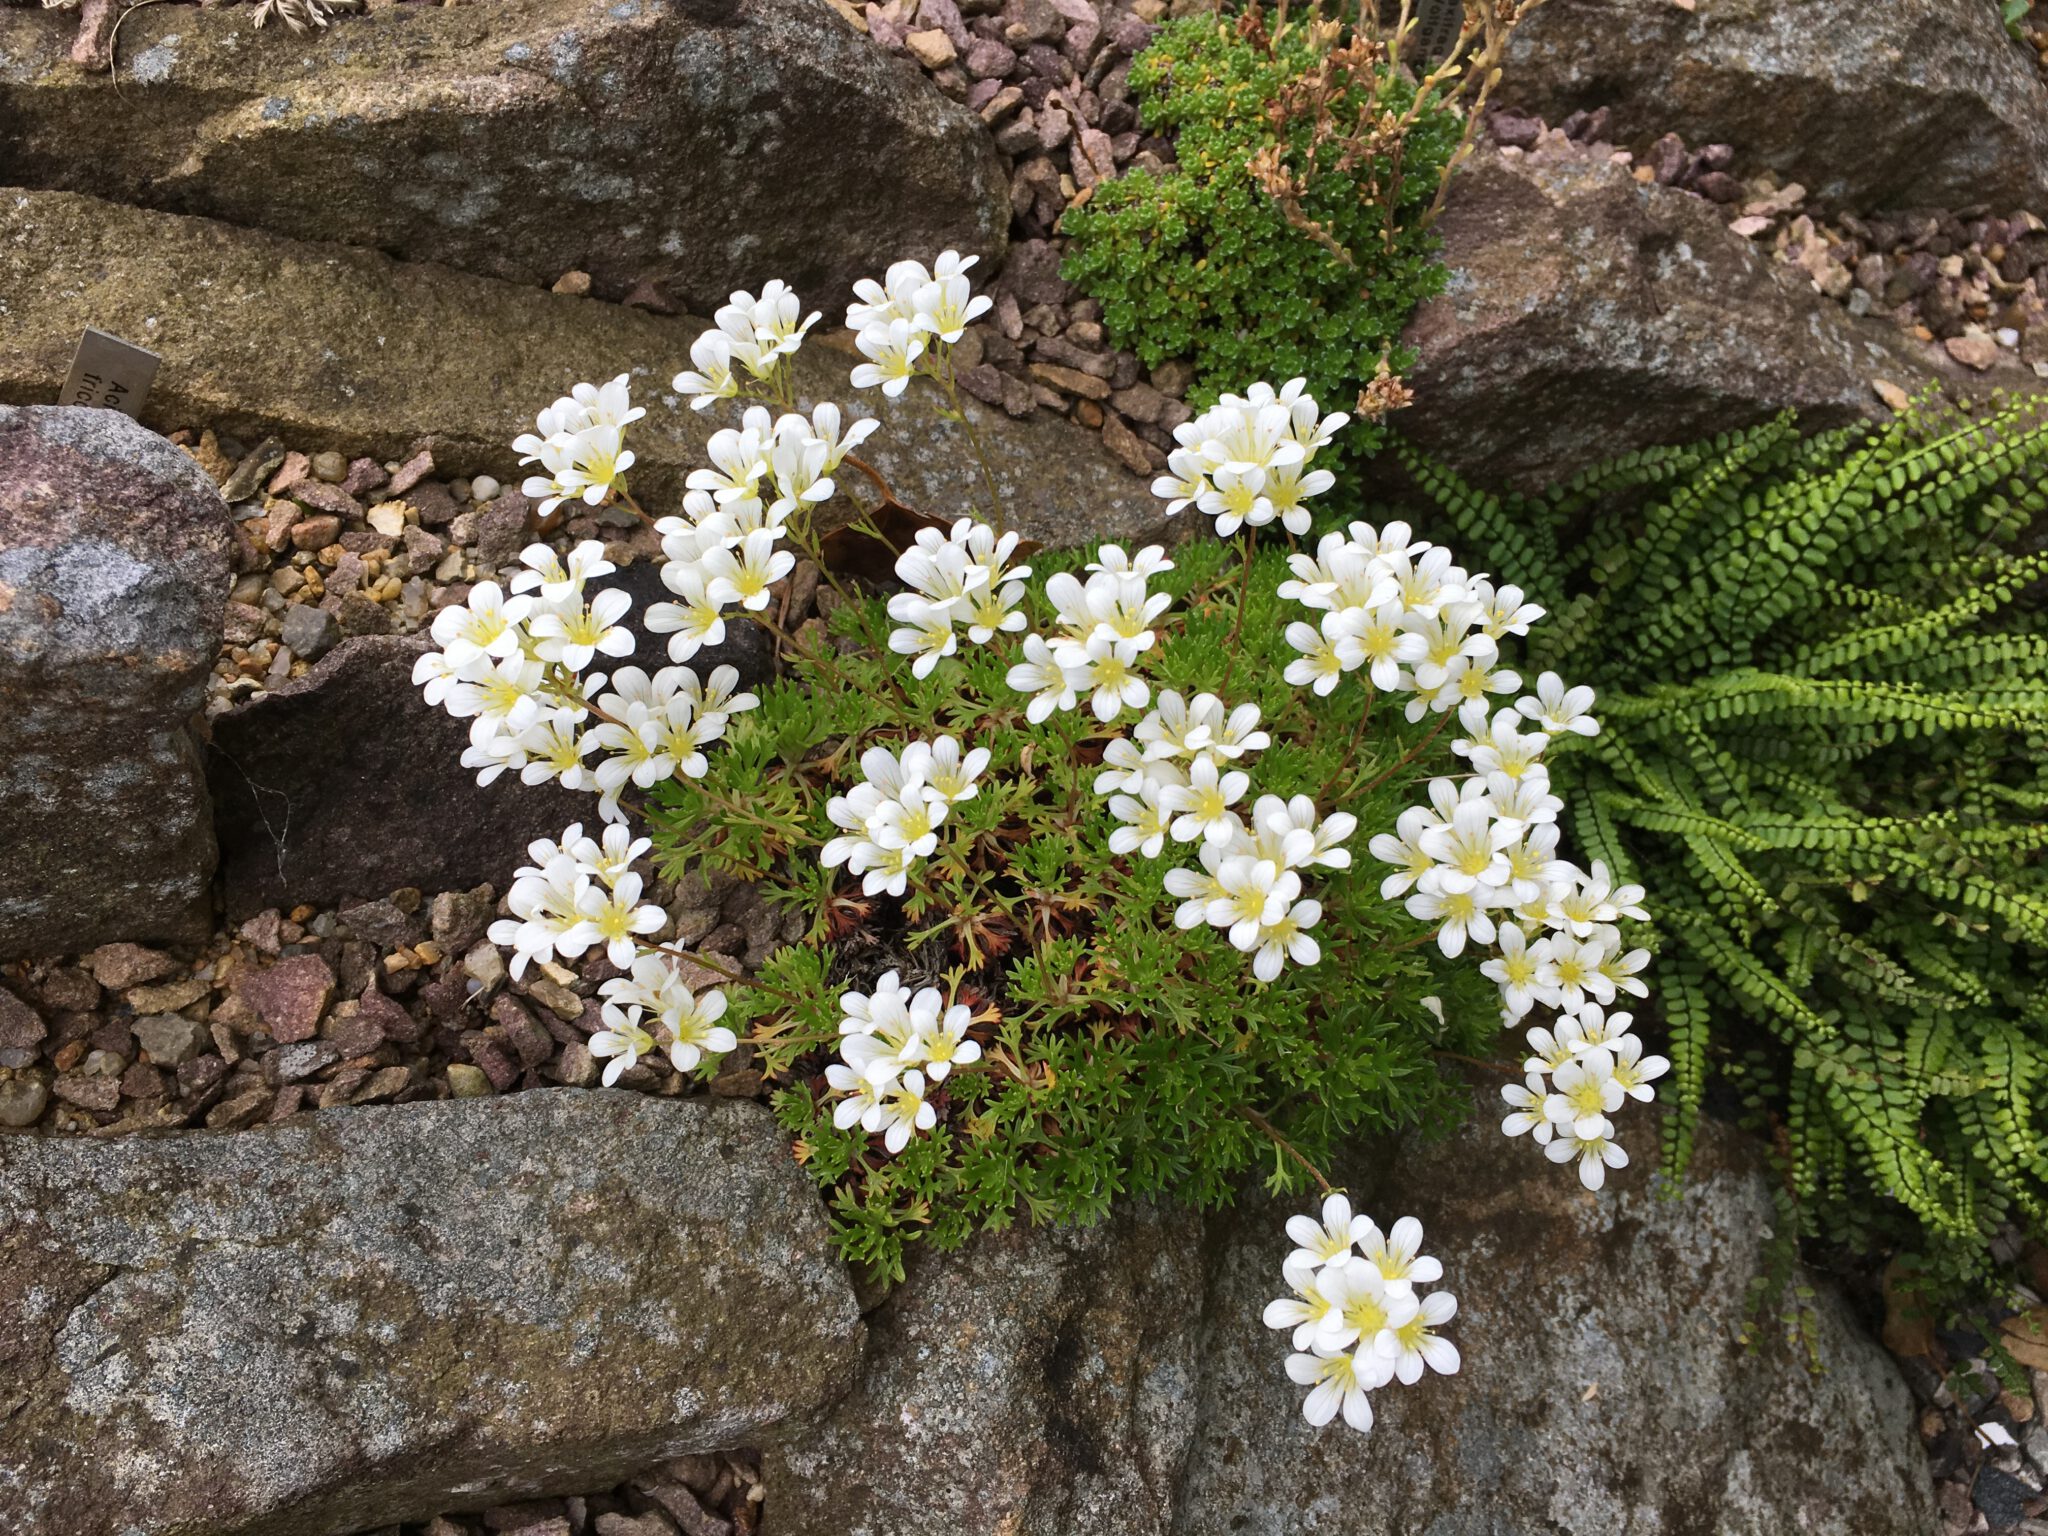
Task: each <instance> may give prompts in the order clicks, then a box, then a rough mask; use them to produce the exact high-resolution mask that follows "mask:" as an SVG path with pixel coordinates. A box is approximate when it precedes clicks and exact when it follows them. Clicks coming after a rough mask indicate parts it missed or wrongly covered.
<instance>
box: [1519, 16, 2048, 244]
mask: <svg viewBox="0 0 2048 1536" xmlns="http://www.w3.org/2000/svg"><path fill="white" fill-rule="evenodd" d="M1499 99H1501V100H1503V101H1505V102H1509V103H1512V104H1513V105H1514V106H1516V107H1519V108H1521V109H1522V110H1524V111H1533V112H1538V113H1541V114H1542V115H1543V116H1544V117H1547V118H1548V119H1549V120H1550V121H1551V122H1553V123H1555V122H1559V121H1561V120H1562V119H1564V118H1565V117H1566V116H1567V115H1568V114H1569V113H1571V112H1572V111H1573V110H1574V109H1585V108H1599V107H1602V106H1606V107H1609V108H1611V109H1612V113H1613V116H1612V121H1611V126H1610V128H1609V129H1608V132H1609V133H1610V134H1612V135H1615V136H1617V137H1619V138H1621V139H1624V140H1626V141H1628V142H1630V143H1634V144H1636V145H1637V147H1639V148H1640V147H1642V146H1643V145H1646V144H1647V143H1648V142H1649V141H1650V140H1651V139H1653V138H1655V137H1656V136H1657V135H1659V134H1662V133H1667V132H1675V133H1677V134H1678V135H1679V136H1680V137H1682V138H1683V139H1684V140H1685V141H1686V142H1687V143H1689V144H1705V143H1708V142H1710V141H1713V140H1725V141H1727V142H1729V143H1732V144H1736V145H1739V146H1741V150H1742V157H1743V163H1744V164H1745V165H1746V166H1752V167H1769V168H1770V169H1772V170H1775V171H1778V172H1780V173H1781V174H1783V175H1786V176H1788V177H1792V178H1794V179H1796V180H1798V181H1799V182H1801V183H1802V184H1803V185H1805V186H1806V187H1807V189H1808V190H1809V191H1811V192H1813V193H1814V194H1815V195H1816V196H1818V197H1820V198H1823V199H1825V200H1827V201H1830V202H1833V203H1837V204H1840V205H1842V206H1845V207H1848V208H1850V209H1852V210H1854V211H1858V212H1865V211H1871V210H1875V209H1880V208H1900V207H1957V206H1960V205H1962V204H1966V203H1975V202H1986V201H1988V202H1992V203H1995V204H1997V205H1998V206H1999V208H2000V209H2001V210H2004V209H2011V208H2034V209H2037V210H2038V209H2041V208H2044V207H2048V84H2044V83H2043V81H2042V79H2041V77H2040V76H2039V74H2038V73H2037V72H2036V70H2035V68H2034V63H2033V61H2032V60H2031V59H2030V58H2029V57H2028V56H2027V53H2026V51H2025V50H2024V49H2021V48H2016V47H2014V46H2013V45H2012V43H2011V41H2010V40H2009V39H2008V38H2007V37H2006V35H2005V32H2004V29H2003V28H2002V27H2001V26H2000V25H1999V20H1998V8H1997V7H1996V6H1991V5H1985V4H1983V3H1981V0H1885V3H1884V4H1883V5H1868V4H1865V3H1864V0H1802V3H1800V4H1796V5H1788V4H1786V3H1784V0H1712V3H1711V4H1706V5H1700V6H1697V7H1681V6H1677V5H1674V4H1672V3H1671V0H1550V3H1549V4H1547V5H1544V6H1542V7H1541V8H1540V9H1538V10H1537V11H1535V12H1533V13H1531V15H1530V16H1529V19H1528V20H1527V21H1526V22H1525V23H1524V24H1523V25H1522V26H1521V28H1520V29H1519V30H1518V32H1517V33H1516V36H1515V40H1514V43H1513V46H1512V47H1511V48H1510V49H1509V52H1508V57H1507V61H1506V66H1505V70H1504V78H1503V80H1502V83H1501V87H1500V91H1499Z"/></svg>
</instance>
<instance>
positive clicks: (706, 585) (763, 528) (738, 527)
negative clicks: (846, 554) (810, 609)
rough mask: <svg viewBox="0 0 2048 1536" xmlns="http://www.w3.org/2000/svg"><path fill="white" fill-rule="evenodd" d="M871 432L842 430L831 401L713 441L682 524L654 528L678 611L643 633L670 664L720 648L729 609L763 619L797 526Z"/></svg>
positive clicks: (653, 610) (692, 484) (695, 473)
mask: <svg viewBox="0 0 2048 1536" xmlns="http://www.w3.org/2000/svg"><path fill="white" fill-rule="evenodd" d="M707 334H709V333H707ZM875 426H876V423H875V422H873V421H871V420H869V419H868V418H866V417H861V418H859V419H858V420H856V421H854V422H852V423H850V424H846V425H844V427H843V430H842V422H841V418H840V414H839V407H838V406H836V405H834V404H832V402H830V401H829V400H828V401H825V402H824V403H822V404H820V405H818V406H817V407H816V408H814V409H813V410H812V412H811V414H810V415H809V416H803V415H800V414H799V413H797V412H795V411H785V412H783V413H782V414H781V415H779V416H772V417H771V415H770V414H769V412H768V410H767V408H766V407H765V406H759V405H754V406H749V407H748V408H747V410H746V413H745V415H744V416H743V417H742V418H741V422H740V425H739V426H738V427H726V428H724V429H722V430H720V431H718V432H714V433H713V434H712V435H711V439H710V441H709V442H708V443H706V444H705V453H706V456H707V457H708V458H709V459H710V460H711V464H710V466H709V467H708V468H704V469H693V470H691V471H690V475H689V478H688V480H687V481H686V482H685V483H686V487H687V488H686V489H685V491H684V493H683V515H682V516H680V517H664V518H662V519H661V520H660V521H659V522H657V523H656V524H655V525H654V529H655V532H656V533H658V534H660V535H661V553H662V559H663V564H662V567H661V584H662V585H663V586H664V587H666V588H667V589H668V590H669V591H670V592H671V593H673V594H674V596H675V601H674V602H664V603H656V604H654V605H653V606H652V607H650V608H649V609H648V610H647V627H648V629H650V630H651V631H653V632H654V633H655V634H657V635H667V636H669V642H668V654H669V659H670V660H671V661H688V660H689V659H690V658H691V657H692V656H694V655H696V654H697V651H698V650H699V649H700V648H701V647H703V646H707V645H717V644H719V643H720V642H722V641H723V640H724V639H725V615H726V611H727V610H728V609H733V608H737V609H740V610H742V611H743V612H745V613H748V614H753V615H757V616H765V614H766V612H767V608H768V599H769V589H770V588H771V587H772V586H774V584H775V583H776V582H778V581H780V580H782V578H783V577H785V576H787V575H788V574H789V573H790V572H791V571H792V570H794V569H795V568H796V559H797V557H796V553H795V551H794V550H791V549H786V548H782V547H780V546H781V543H782V541H783V540H785V539H787V538H788V537H789V534H790V528H789V520H790V518H791V516H792V515H793V514H794V513H796V512H797V511H799V510H800V509H802V508H805V507H810V506H815V505H817V504H818V503H820V502H823V501H826V500H829V499H830V498H831V496H832V494H833V491H834V490H835V488H836V487H835V486H834V483H833V479H832V477H833V475H834V474H835V473H836V472H837V471H838V469H839V466H840V465H841V464H842V463H843V462H845V459H846V456H847V454H849V453H851V452H852V451H853V450H854V449H855V448H856V447H858V446H859V445H860V444H861V443H862V442H864V441H865V440H866V439H867V437H868V436H869V434H870V433H872V432H873V431H874V430H875Z"/></svg>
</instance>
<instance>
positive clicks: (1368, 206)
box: [1062, 15, 1462, 451]
mask: <svg viewBox="0 0 2048 1536" xmlns="http://www.w3.org/2000/svg"><path fill="white" fill-rule="evenodd" d="M1330 59H1331V40H1330V39H1329V37H1328V36H1327V35H1326V34H1325V33H1323V32H1320V31H1318V30H1317V29H1316V28H1314V27H1306V26H1300V25H1295V26H1291V27H1288V26H1283V27H1280V28H1279V29H1278V30H1277V32H1276V33H1275V35H1273V36H1272V37H1270V38H1268V37H1267V36H1266V34H1265V33H1264V31H1263V29H1261V28H1256V27H1247V26H1244V25H1240V24H1239V22H1238V21H1237V20H1236V19H1234V18H1223V17H1218V16H1215V15H1204V16H1194V17H1187V18H1184V19H1182V20H1177V21H1172V22H1169V23H1167V24H1166V26H1165V27H1163V28H1162V29H1161V30H1160V33H1159V36H1158V38H1157V39H1156V40H1155V41H1154V42H1153V44H1152V46H1151V47H1150V48H1148V49H1147V50H1146V51H1145V52H1144V53H1143V54H1141V55H1140V56H1139V58H1138V60H1137V62H1136V64H1135V65H1134V66H1133V68H1132V70H1131V77H1130V78H1131V87H1132V89H1133V91H1134V92H1136V94H1137V95H1138V97H1139V98H1140V101H1141V103H1142V112H1143V116H1144V122H1145V125H1146V127H1147V128H1148V129H1150V130H1151V131H1152V132H1153V133H1156V134H1163V135H1171V136H1172V137H1173V140H1174V144H1175V148H1176V151H1177V154H1178V163H1177V164H1176V165H1173V166H1170V167H1167V168H1166V169H1164V170H1160V171H1153V170H1148V169H1138V170H1134V171H1132V172H1130V173H1129V174H1127V175H1124V176H1122V177H1119V178H1117V179H1116V180H1114V181H1109V182H1104V183H1102V184H1101V185H1099V186H1097V187H1096V188H1095V190H1094V194H1093V196H1092V197H1091V198H1090V199H1089V200H1088V201H1087V202H1086V203H1085V204H1084V205H1082V206H1080V207H1077V208H1074V209H1071V210H1069V212H1068V213H1067V215H1066V218H1065V220H1064V222H1063V224H1062V228H1063V229H1064V231H1065V232H1066V233H1067V234H1068V235H1069V236H1070V237H1071V245H1070V248H1069V253H1068V258H1067V263H1066V268H1065V272H1066V276H1067V277H1068V279H1069V280H1070V281H1072V282H1074V283H1076V284H1078V285H1079V286H1080V287H1081V289H1082V290H1083V291H1084V292H1086V293H1088V294H1090V295H1092V296H1093V297H1095V298H1096V299H1098V300H1100V301H1101V303H1102V306H1103V318H1104V321H1105V323H1106V325H1107V326H1108V329H1109V333H1110V335H1111V337H1112V338H1113V339H1114V340H1115V341H1116V342H1117V344H1118V345H1120V346H1125V347H1128V348H1130V349H1131V350H1132V351H1134V352H1136V353H1137V355H1138V357H1139V359H1140V360H1141V361H1142V362H1144V363H1145V364H1146V366H1148V367H1157V366H1158V365H1159V364H1161V363H1163V362H1165V361H1167V360H1168V359H1171V358H1187V359H1189V360H1190V361H1192V362H1193V364H1194V368H1195V387H1194V391H1193V395H1192V398H1193V399H1194V400H1195V401H1196V402H1197V403H1198V404H1207V403H1208V402H1210V401H1212V400H1213V399H1214V398H1215V397H1216V395H1217V394H1218V393H1219V392H1221V391H1223V390H1225V389H1231V388H1236V387H1239V386H1240V385H1241V383H1242V381H1243V380H1246V379H1258V378H1265V379H1288V378H1303V379H1306V380H1307V381H1308V388H1309V390H1310V392H1311V393H1312V394H1315V395H1317V396H1318V397H1319V398H1322V399H1326V400H1334V401H1348V400H1350V399H1351V398H1353V397H1355V396H1356V395H1357V393H1358V392H1359V389H1360V387H1361V386H1362V385H1363V384H1364V383H1366V382H1367V381H1368V380H1370V379H1371V378H1372V377H1373V376H1374V375H1375V373H1376V372H1377V371H1378V370H1379V368H1380V365H1381V364H1382V363H1383V362H1384V363H1385V364H1386V366H1387V367H1388V368H1389V369H1390V370H1391V371H1392V372H1394V373H1396V374H1398V373H1399V372H1401V371H1402V370H1404V369H1406V368H1407V367H1408V365H1409V364H1410V363H1411V362H1412V361H1413V357H1412V354H1411V353H1410V351H1409V350H1408V349H1407V348H1405V347H1403V345H1402V344H1401V339H1400V337H1401V330H1402V327H1403V326H1404V325H1405V324H1406V323H1407V321H1408V318H1409V316H1410V315H1411V314H1413V313H1414V310H1415V307H1416V305H1417V304H1419V303H1420V302H1421V301H1422V300H1424V299H1426V298H1428V297H1430V296H1431V295H1433V294H1435V293H1437V292H1439V291H1440V290H1441V289H1442V287H1443V284H1444V280H1445V273H1444V268H1443V266H1442V264H1441V263H1440V262H1439V261H1438V260H1437V246H1436V241H1435V239H1434V237H1433V236H1432V235H1431V234H1430V233H1429V231H1428V229H1427V227H1426V226H1427V217H1426V216H1427V214H1428V213H1429V211H1430V209H1431V207H1432V205H1433V203H1434V201H1435V199H1436V197H1437V193H1438V190H1439V187H1440V185H1441V182H1442V179H1443V177H1444V176H1445V175H1446V174H1447V172H1448V170H1449V167H1450V165H1451V162H1452V159H1453V157H1454V155H1455V154H1456V152H1457V150H1458V148H1459V144H1460V134H1461V129H1462V123H1461V121H1460V118H1459V116H1458V113H1457V112H1456V111H1455V110H1454V109H1453V107H1452V106H1451V105H1450V104H1449V100H1448V90H1447V88H1444V87H1438V86H1433V85H1432V86H1428V87H1426V88H1427V89H1429V90H1431V91H1434V92H1436V93H1437V94H1436V95H1434V96H1431V97H1429V98H1427V99H1424V100H1422V101H1418V100H1417V95H1416V91H1417V88H1416V85H1415V84H1414V82H1413V81H1412V80H1411V79H1410V78H1409V77H1408V76H1407V75H1406V74H1405V73H1403V72H1402V71H1400V70H1398V69H1393V68H1390V67H1389V66H1388V65H1387V64H1386V62H1385V59H1384V57H1380V58H1379V59H1377V60H1372V59H1366V60H1363V61H1362V62H1360V63H1359V64H1358V65H1357V66H1356V67H1353V68H1349V69H1347V70H1344V71H1341V72H1336V73H1332V72H1331V66H1330ZM1305 82H1308V83H1312V84H1313V86H1314V87H1315V89H1314V90H1313V91H1311V92H1306V93H1305V92H1304V83H1305ZM1305 94H1306V95H1313V96H1314V98H1315V102H1314V105H1315V108H1316V110H1307V109H1305V108H1304V106H1303V101H1304V96H1305ZM1367 112H1370V113H1372V114H1375V115H1377V114H1381V113H1384V114H1389V115H1391V116H1392V117H1393V118H1395V119H1402V118H1412V122H1411V124H1410V126H1409V127H1407V128H1406V130H1405V131H1403V132H1401V133H1398V134H1392V135H1378V136H1375V137H1373V138H1372V139H1371V140H1370V141H1369V142H1368V143H1367V144H1366V145H1364V146H1362V147H1361V151H1360V153H1359V154H1358V155H1357V156H1355V157H1353V156H1346V155H1342V154H1337V153H1333V152H1331V151H1330V149H1329V143H1330V141H1329V137H1328V130H1327V125H1328V124H1330V123H1338V124H1341V125H1343V126H1344V127H1347V128H1348V127H1349V126H1350V125H1352V124H1354V123H1356V122H1358V121H1359V120H1360V118H1361V114H1363V113H1367ZM1262 156H1264V157H1265V158H1264V159H1263V160H1262V159H1261V157H1262ZM1276 186H1284V187H1287V188H1289V189H1290V192H1289V201H1291V203H1292V204H1293V206H1292V207H1291V208H1290V207H1289V206H1288V204H1287V203H1286V202H1283V200H1282V199H1281V198H1279V197H1276V196H1275V195H1274V191H1273V190H1272V189H1273V188H1274V187H1276ZM1290 213H1292V215H1293V216H1292V217H1290ZM1378 432H1379V429H1377V428H1376V427H1373V426H1371V424H1369V423H1362V424H1361V426H1360V428H1359V429H1358V430H1357V432H1355V433H1354V441H1353V442H1352V443H1351V444H1350V445H1349V446H1350V447H1351V448H1352V449H1354V450H1360V451H1364V450H1370V449H1371V448H1372V447H1373V446H1375V445H1376V443H1377V441H1378Z"/></svg>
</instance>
